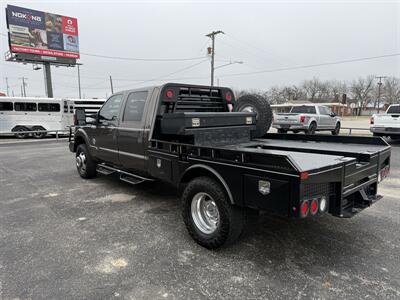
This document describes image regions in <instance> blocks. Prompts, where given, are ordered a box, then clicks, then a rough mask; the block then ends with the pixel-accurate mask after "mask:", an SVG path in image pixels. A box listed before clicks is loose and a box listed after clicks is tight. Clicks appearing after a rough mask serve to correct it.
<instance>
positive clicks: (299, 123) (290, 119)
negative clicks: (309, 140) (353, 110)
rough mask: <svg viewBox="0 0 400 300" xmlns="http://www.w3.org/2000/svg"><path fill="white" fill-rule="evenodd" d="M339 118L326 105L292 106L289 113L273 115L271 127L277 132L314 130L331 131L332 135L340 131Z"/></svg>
mask: <svg viewBox="0 0 400 300" xmlns="http://www.w3.org/2000/svg"><path fill="white" fill-rule="evenodd" d="M340 125H341V119H340V118H339V117H337V116H336V114H335V113H333V112H332V111H331V110H330V109H329V108H328V107H326V106H322V105H301V106H293V107H292V108H291V110H290V112H289V113H277V114H275V115H274V122H273V125H272V126H273V127H274V128H276V129H278V133H287V132H288V131H293V132H294V133H298V132H300V131H304V132H305V133H307V134H314V133H315V132H316V131H324V130H325V131H331V132H332V134H333V135H338V134H339V132H340Z"/></svg>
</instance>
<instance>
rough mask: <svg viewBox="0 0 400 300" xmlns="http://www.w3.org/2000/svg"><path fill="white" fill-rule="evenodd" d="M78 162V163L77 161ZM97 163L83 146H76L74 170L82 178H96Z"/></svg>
mask: <svg viewBox="0 0 400 300" xmlns="http://www.w3.org/2000/svg"><path fill="white" fill-rule="evenodd" d="M79 160H80V161H79ZM96 168H97V163H96V162H95V161H94V160H93V158H92V157H91V156H90V153H89V151H88V149H87V147H86V145H85V144H80V145H78V148H77V149H76V169H77V170H78V173H79V175H80V176H81V177H82V178H85V179H89V178H93V177H95V176H96V174H97V172H96Z"/></svg>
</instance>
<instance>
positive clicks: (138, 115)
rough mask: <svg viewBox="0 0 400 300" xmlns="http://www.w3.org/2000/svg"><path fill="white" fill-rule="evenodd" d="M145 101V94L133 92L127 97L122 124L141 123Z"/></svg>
mask: <svg viewBox="0 0 400 300" xmlns="http://www.w3.org/2000/svg"><path fill="white" fill-rule="evenodd" d="M146 99H147V92H133V93H130V94H129V96H128V100H127V101H126V105H125V110H124V117H123V121H124V122H135V121H141V120H142V116H143V110H144V105H145V103H146Z"/></svg>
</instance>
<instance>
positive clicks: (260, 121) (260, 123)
mask: <svg viewBox="0 0 400 300" xmlns="http://www.w3.org/2000/svg"><path fill="white" fill-rule="evenodd" d="M233 111H247V112H255V113H256V114H257V117H256V119H257V125H256V130H255V132H254V133H253V136H254V137H262V136H263V135H264V134H266V133H267V131H268V130H269V128H270V127H271V123H272V109H271V106H270V105H269V103H268V101H267V99H265V98H264V97H261V96H259V95H254V94H246V95H243V96H240V97H239V98H238V99H237V100H236V103H235V106H234V108H233Z"/></svg>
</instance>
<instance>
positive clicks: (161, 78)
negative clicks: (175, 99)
mask: <svg viewBox="0 0 400 300" xmlns="http://www.w3.org/2000/svg"><path fill="white" fill-rule="evenodd" d="M207 60H208V59H204V60H202V61H200V62H197V63H195V64H192V65H189V66H187V67H185V68H182V69H179V70H176V71H174V72H171V73H168V74H165V75H162V76H159V77H156V78H153V79H147V80H143V81H141V82H138V83H136V84H134V85H133V86H136V85H139V84H142V83H146V82H150V81H158V80H167V79H168V78H166V77H169V76H171V75H175V74H177V73H180V72H183V71H186V70H189V69H191V68H194V67H196V66H198V65H200V64H202V63H204V62H205V61H207ZM127 86H132V85H131V84H129V85H123V86H119V88H123V87H127Z"/></svg>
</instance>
